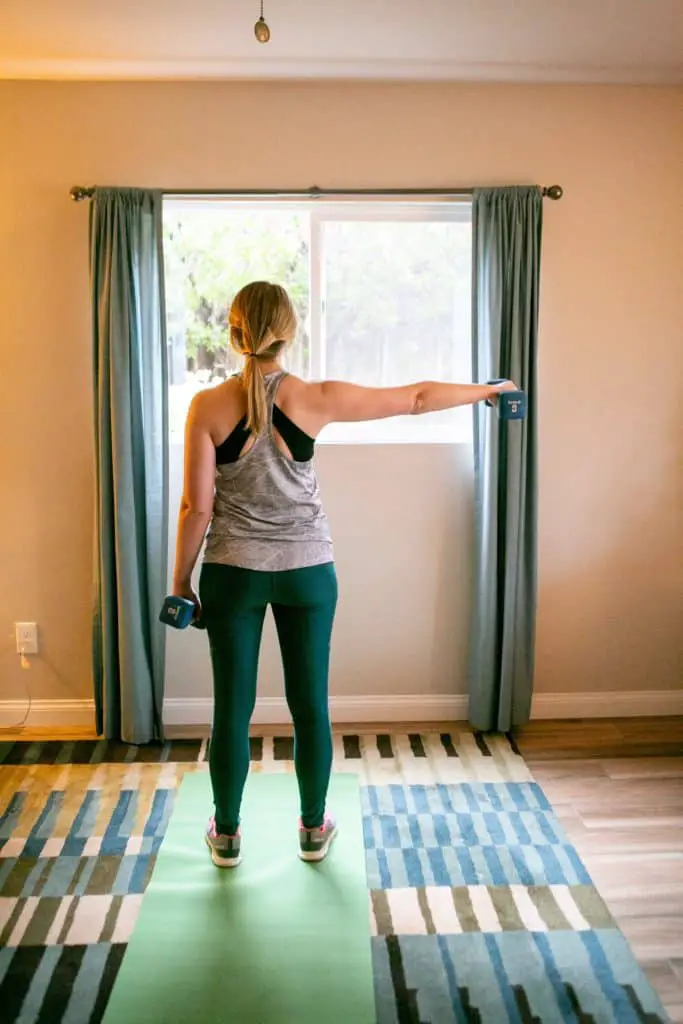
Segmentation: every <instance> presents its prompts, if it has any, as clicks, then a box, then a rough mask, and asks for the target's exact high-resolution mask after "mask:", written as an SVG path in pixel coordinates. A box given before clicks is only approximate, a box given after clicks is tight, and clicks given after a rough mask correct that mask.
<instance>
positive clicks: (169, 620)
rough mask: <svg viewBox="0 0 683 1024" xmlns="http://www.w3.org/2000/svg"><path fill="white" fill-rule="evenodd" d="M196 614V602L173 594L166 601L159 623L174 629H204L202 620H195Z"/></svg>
mask: <svg viewBox="0 0 683 1024" xmlns="http://www.w3.org/2000/svg"><path fill="white" fill-rule="evenodd" d="M195 612H196V607H195V604H194V601H189V600H188V599H187V598H186V597H174V596H173V595H172V594H171V595H169V596H168V597H167V598H166V600H165V601H164V605H163V608H162V609H161V612H160V614H159V621H160V622H163V623H164V625H166V626H173V628H174V629H185V628H186V627H187V626H194V627H195V628H196V629H204V626H203V625H202V621H201V619H197V618H195Z"/></svg>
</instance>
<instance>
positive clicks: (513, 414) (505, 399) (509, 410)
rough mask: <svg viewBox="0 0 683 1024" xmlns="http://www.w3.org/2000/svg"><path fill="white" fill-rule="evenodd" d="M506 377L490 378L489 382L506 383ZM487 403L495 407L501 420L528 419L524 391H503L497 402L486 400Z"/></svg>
mask: <svg viewBox="0 0 683 1024" xmlns="http://www.w3.org/2000/svg"><path fill="white" fill-rule="evenodd" d="M506 380H507V378H506V377H499V378H497V379H496V380H489V381H487V382H486V383H487V384H504V383H505V381H506ZM486 404H487V405H492V406H494V407H495V410H496V412H497V413H498V416H499V418H500V419H501V420H523V419H526V395H525V394H524V392H523V391H501V393H500V394H499V395H498V398H497V399H496V401H495V402H491V401H489V400H488V399H487V400H486Z"/></svg>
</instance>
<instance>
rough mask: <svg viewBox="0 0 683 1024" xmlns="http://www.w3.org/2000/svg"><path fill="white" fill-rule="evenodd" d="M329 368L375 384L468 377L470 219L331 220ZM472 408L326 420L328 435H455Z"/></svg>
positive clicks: (327, 225) (326, 255)
mask: <svg viewBox="0 0 683 1024" xmlns="http://www.w3.org/2000/svg"><path fill="white" fill-rule="evenodd" d="M322 254H323V255H322V259H323V282H324V285H323V288H324V314H323V339H324V362H323V366H324V375H325V376H326V377H328V378H330V377H331V378H335V379H338V380H349V381H354V382H356V383H358V384H365V385H368V386H373V387H386V386H393V385H398V384H408V383H412V382H415V381H420V380H425V379H430V380H434V379H436V380H460V381H465V382H466V381H470V380H471V372H472V371H471V345H470V332H471V316H470V310H471V270H470V268H471V223H470V222H469V221H467V222H463V221H454V220H450V221H449V220H444V221H436V220H430V221H427V220H424V221H418V220H398V219H396V220H370V221H368V220H357V221H352V220H339V221H325V222H324V223H323V230H322ZM471 421H472V413H471V410H470V409H469V408H468V409H459V410H449V411H447V412H443V413H433V414H429V415H427V416H424V417H419V418H415V417H406V418H402V419H397V420H385V421H382V422H375V423H371V424H367V423H366V424H343V425H338V426H337V425H335V426H334V427H331V428H328V430H326V431H325V433H324V435H323V439H324V440H340V439H351V438H354V439H358V440H382V439H384V440H428V439H430V440H453V439H454V438H455V437H458V438H460V437H463V436H467V435H468V433H470V432H471Z"/></svg>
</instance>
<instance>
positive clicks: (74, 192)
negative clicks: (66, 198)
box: [69, 185, 95, 203]
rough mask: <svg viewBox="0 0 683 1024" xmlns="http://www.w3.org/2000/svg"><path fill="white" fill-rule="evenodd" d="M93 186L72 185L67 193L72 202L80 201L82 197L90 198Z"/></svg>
mask: <svg viewBox="0 0 683 1024" xmlns="http://www.w3.org/2000/svg"><path fill="white" fill-rule="evenodd" d="M94 191H95V190H94V189H93V188H85V187H84V186H83V185H74V187H73V188H72V189H71V191H70V192H69V195H70V196H71V198H72V199H73V201H74V203H82V202H83V200H84V199H90V197H91V196H92V194H93V192H94Z"/></svg>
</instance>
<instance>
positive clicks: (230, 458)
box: [216, 405, 315, 466]
mask: <svg viewBox="0 0 683 1024" xmlns="http://www.w3.org/2000/svg"><path fill="white" fill-rule="evenodd" d="M273 426H274V427H275V429H276V430H277V432H278V434H279V435H280V437H281V438H282V440H283V441H284V442H285V444H286V445H287V447H288V448H289V450H290V452H291V454H292V458H293V459H294V460H295V462H310V461H311V459H312V458H313V452H314V450H315V439H314V438H312V437H309V436H308V434H305V433H304V432H303V430H301V428H300V427H297V425H296V423H292V421H291V420H290V418H289V416H285V414H284V413H283V411H282V409H279V408H278V407H277V405H274V406H273ZM249 437H250V431H249V430H247V417H246V416H243V417H242V419H241V420H240V421H239V423H238V424H237V426H236V427H235V429H234V430H233V431H232V432H231V433H230V434H228V436H227V437H226V439H225V441H223V442H221V444H217V445H216V465H217V466H220V465H222V464H225V463H226V462H237V460H238V459H239V457H240V455H241V454H242V450H243V448H244V446H245V444H246V443H247V441H248V440H249Z"/></svg>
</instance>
